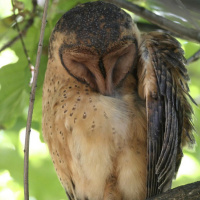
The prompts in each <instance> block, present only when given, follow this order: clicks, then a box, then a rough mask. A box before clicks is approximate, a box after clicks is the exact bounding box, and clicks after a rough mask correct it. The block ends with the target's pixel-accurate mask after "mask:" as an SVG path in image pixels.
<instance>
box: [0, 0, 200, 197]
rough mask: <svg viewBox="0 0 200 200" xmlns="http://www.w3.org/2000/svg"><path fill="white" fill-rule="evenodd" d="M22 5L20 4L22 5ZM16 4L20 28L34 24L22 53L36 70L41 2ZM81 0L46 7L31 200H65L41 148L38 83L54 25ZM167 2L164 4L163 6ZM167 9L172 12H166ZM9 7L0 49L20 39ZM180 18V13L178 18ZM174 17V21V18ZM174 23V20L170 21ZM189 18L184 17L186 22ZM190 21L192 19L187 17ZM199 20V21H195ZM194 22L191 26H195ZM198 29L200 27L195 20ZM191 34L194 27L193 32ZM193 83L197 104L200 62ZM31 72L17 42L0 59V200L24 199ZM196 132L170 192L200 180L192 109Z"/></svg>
mask: <svg viewBox="0 0 200 200" xmlns="http://www.w3.org/2000/svg"><path fill="white" fill-rule="evenodd" d="M20 2H21V3H20ZM20 2H17V4H16V5H17V6H18V9H16V14H18V11H20V15H18V18H17V20H18V23H19V26H20V29H21V30H23V28H24V26H25V25H26V24H27V21H28V19H30V18H31V17H33V18H34V22H33V24H32V25H31V26H30V28H29V29H28V30H27V32H26V34H25V35H24V42H25V45H26V49H27V51H28V54H29V56H30V59H31V63H32V64H33V65H34V64H35V60H36V52H37V45H38V41H39V34H40V27H41V18H42V6H43V2H44V1H42V0H41V1H38V3H39V4H40V5H38V6H37V10H36V12H35V13H34V16H33V13H32V2H31V1H28V0H21V1H20ZM83 2H87V1H83V0H68V1H66V0H54V1H51V2H50V5H49V11H48V17H47V25H46V30H45V37H44V45H43V53H42V57H41V64H40V71H39V77H38V84H37V92H36V98H35V105H34V113H33V122H32V131H31V141H30V171H29V180H30V183H29V186H30V200H63V199H67V198H66V195H65V192H64V190H63V189H62V187H61V185H60V183H59V181H58V178H57V176H56V173H55V170H54V168H53V165H52V162H51V160H50V156H49V153H48V150H47V148H46V145H45V144H44V142H43V138H42V134H41V133H42V132H41V117H42V113H41V112H42V109H41V98H42V83H43V79H44V73H45V69H46V63H47V54H48V40H49V36H50V33H51V31H52V29H53V27H54V25H55V24H56V21H57V20H58V19H59V18H60V17H61V16H62V15H63V14H64V13H65V12H66V11H67V10H69V9H70V8H72V7H74V6H75V5H77V3H83ZM165 2H166V1H165ZM136 3H139V4H140V5H142V6H144V7H146V8H148V9H150V10H152V11H155V12H156V13H157V14H160V15H162V16H165V17H168V18H170V19H171V20H173V21H176V22H177V23H182V24H183V25H184V26H188V27H192V26H193V24H191V23H189V22H188V23H187V22H186V21H184V20H183V19H181V18H180V15H178V17H177V16H175V15H174V14H173V13H171V12H170V11H169V9H168V8H167V5H166V4H161V3H158V1H155V0H154V1H153V0H151V1H137V2H136ZM168 7H170V6H168ZM12 9H13V8H12V4H11V2H10V1H4V0H0V48H1V47H2V46H3V45H4V44H6V43H7V42H8V41H10V40H11V39H12V38H13V37H15V36H17V35H18V32H17V30H16V27H15V21H14V17H13V11H12ZM180 13H181V12H180ZM172 14H173V15H172ZM132 16H133V18H134V20H135V21H136V22H145V23H148V22H147V21H146V20H143V19H142V18H140V17H137V16H135V15H134V14H132ZM173 17H174V18H173ZM186 18H187V17H186ZM190 19H191V16H190ZM198 19H200V18H198ZM195 20H196V19H194V20H193V21H195ZM195 24H197V26H198V28H200V26H199V21H198V20H196V21H195ZM193 28H195V27H193ZM179 41H180V42H181V44H182V47H183V49H184V51H185V56H186V58H189V57H190V56H191V55H193V54H194V53H195V52H196V51H197V50H199V49H200V46H199V44H197V43H193V42H190V41H186V40H182V39H179ZM187 69H188V72H189V75H190V78H191V83H190V90H191V96H192V97H193V98H194V99H195V100H196V101H197V103H198V105H199V104H200V60H198V61H195V62H193V63H192V64H190V65H188V66H187ZM30 79H31V72H30V69H29V66H28V61H27V57H26V56H25V54H24V51H23V48H22V44H21V41H20V40H17V41H16V42H15V43H14V44H13V45H12V46H10V47H8V48H6V50H4V51H2V52H1V53H0V200H22V199H24V197H23V148H24V135H25V126H26V118H27V111H28V105H29V94H30V90H31V88H30V86H29V83H30ZM193 108H194V113H195V118H194V125H195V128H196V133H195V137H196V140H197V145H196V148H195V150H184V153H185V156H184V158H183V160H182V163H181V167H180V170H179V172H178V175H177V179H176V180H175V181H174V183H173V186H174V187H176V186H178V185H184V184H187V183H191V182H194V181H198V180H200V170H199V169H200V145H198V144H200V138H199V136H198V135H197V134H199V132H200V110H199V107H196V106H193Z"/></svg>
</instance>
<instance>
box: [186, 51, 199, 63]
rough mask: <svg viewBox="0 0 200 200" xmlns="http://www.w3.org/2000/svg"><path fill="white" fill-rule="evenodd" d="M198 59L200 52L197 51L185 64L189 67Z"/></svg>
mask: <svg viewBox="0 0 200 200" xmlns="http://www.w3.org/2000/svg"><path fill="white" fill-rule="evenodd" d="M199 58H200V50H198V51H197V52H196V53H195V54H194V55H192V56H191V57H190V58H188V59H187V64H188V65H189V64H190V63H192V62H194V61H196V60H198V59H199Z"/></svg>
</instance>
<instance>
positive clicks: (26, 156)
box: [24, 0, 49, 200]
mask: <svg viewBox="0 0 200 200" xmlns="http://www.w3.org/2000/svg"><path fill="white" fill-rule="evenodd" d="M48 3H49V0H45V5H44V13H43V17H42V26H41V32H40V40H39V44H38V51H37V58H36V64H35V72H34V77H33V84H32V89H31V95H30V102H29V110H28V118H27V125H26V137H25V147H24V199H25V200H29V187H28V185H29V184H28V168H29V139H30V131H31V121H32V114H33V105H34V100H35V90H36V84H37V77H38V71H39V64H40V58H41V54H42V44H43V39H44V30H45V26H46V17H47V8H48Z"/></svg>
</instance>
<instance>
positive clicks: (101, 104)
mask: <svg viewBox="0 0 200 200" xmlns="http://www.w3.org/2000/svg"><path fill="white" fill-rule="evenodd" d="M105 98H106V99H104V97H100V98H99V97H98V98H97V97H94V98H92V97H91V96H90V98H88V99H87V100H88V103H86V102H84V101H87V100H86V99H81V100H79V101H78V102H80V103H77V104H76V105H74V104H73V103H67V102H66V104H65V106H64V108H63V110H62V111H63V113H64V115H63V116H62V117H64V119H65V122H64V126H63V125H62V123H59V122H60V120H61V116H60V115H57V117H55V120H56V123H55V126H53V128H54V131H55V133H54V134H53V135H52V136H51V137H49V139H48V140H49V149H50V152H51V155H52V159H53V162H54V165H55V168H56V171H57V173H58V176H59V177H60V179H61V183H62V184H63V186H64V188H65V189H66V190H67V191H68V192H69V193H71V196H75V197H76V198H77V199H80V200H85V199H88V200H111V199H113V200H122V199H123V200H143V199H145V194H146V119H145V117H144V113H143V111H141V110H143V108H141V109H140V108H134V101H133V103H131V106H130V107H129V106H127V103H126V102H124V101H122V100H118V99H117V100H116V99H114V98H108V97H105ZM81 101H82V103H81ZM76 102H77V101H76ZM134 109H135V110H134ZM66 110H67V112H65V111H66ZM59 113H60V112H59ZM55 141H56V142H57V144H56V143H55ZM55 144H56V145H55ZM75 197H74V199H76V198H75Z"/></svg>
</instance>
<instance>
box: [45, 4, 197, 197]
mask: <svg viewBox="0 0 200 200" xmlns="http://www.w3.org/2000/svg"><path fill="white" fill-rule="evenodd" d="M184 63H185V58H184V56H183V50H182V49H181V46H180V44H179V42H178V41H177V40H175V39H174V38H173V37H171V36H170V35H168V34H164V33H160V32H150V33H146V34H142V33H140V31H139V30H138V29H137V26H136V25H135V24H134V22H133V20H132V18H131V17H130V16H129V14H127V13H126V12H125V11H123V10H122V9H120V8H118V7H117V6H115V5H113V4H110V3H104V2H101V1H97V2H90V3H85V4H82V5H79V6H77V7H75V8H73V9H71V10H70V11H68V12H66V13H65V14H64V15H63V16H62V17H61V19H60V20H59V21H58V22H57V24H56V26H55V28H54V30H53V32H52V34H51V37H50V45H49V57H48V66H47V70H46V74H45V80H44V86H43V121H42V123H43V136H44V139H45V141H46V143H47V145H48V148H49V152H50V154H51V158H52V161H53V164H54V167H55V170H56V172H57V175H58V177H59V179H60V182H61V184H62V186H63V187H64V189H65V191H66V194H67V196H68V199H70V200H144V199H146V198H148V197H151V196H154V195H156V194H159V193H162V192H164V191H167V190H169V189H170V187H171V183H172V179H173V177H175V175H176V172H177V170H178V168H179V165H180V162H181V158H182V147H183V146H185V145H187V144H189V145H192V144H193V143H194V139H193V135H192V129H193V126H192V122H191V117H192V108H191V105H190V103H189V102H188V99H192V98H191V97H190V95H189V94H188V92H189V88H188V85H187V82H188V80H189V77H188V74H187V70H186V68H185V65H184Z"/></svg>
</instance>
